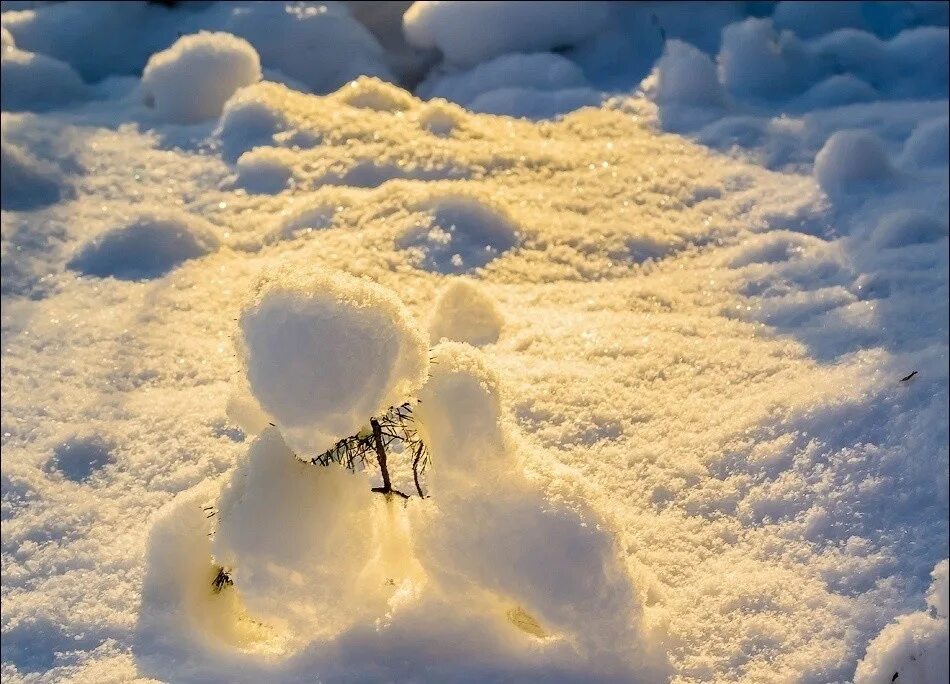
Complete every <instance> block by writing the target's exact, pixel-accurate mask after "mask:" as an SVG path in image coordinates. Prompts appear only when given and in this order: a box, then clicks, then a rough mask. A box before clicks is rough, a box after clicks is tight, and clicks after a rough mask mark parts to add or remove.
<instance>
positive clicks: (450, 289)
mask: <svg viewBox="0 0 950 684" xmlns="http://www.w3.org/2000/svg"><path fill="white" fill-rule="evenodd" d="M503 326H504V319H503V318H502V316H501V313H500V312H499V311H498V307H497V306H496V304H495V302H494V300H492V299H491V298H490V297H489V296H488V295H487V294H485V292H484V290H483V289H482V287H481V286H480V285H478V283H476V282H475V281H473V280H469V279H467V278H462V279H457V280H453V281H452V282H450V283H449V284H448V286H446V287H445V288H444V289H443V290H442V292H441V293H440V294H439V298H438V299H437V300H436V302H435V311H434V312H433V315H432V321H431V323H430V324H429V337H430V339H432V340H440V339H442V338H445V339H449V340H455V341H457V342H467V343H468V344H471V345H474V346H481V345H484V344H491V343H493V342H496V341H497V340H498V335H499V334H500V333H501V329H502V327H503Z"/></svg>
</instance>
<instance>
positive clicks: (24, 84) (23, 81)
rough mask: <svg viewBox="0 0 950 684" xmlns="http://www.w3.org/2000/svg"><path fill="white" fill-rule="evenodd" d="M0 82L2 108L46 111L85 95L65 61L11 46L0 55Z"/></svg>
mask: <svg viewBox="0 0 950 684" xmlns="http://www.w3.org/2000/svg"><path fill="white" fill-rule="evenodd" d="M0 84H2V85H0V102H2V107H3V110H4V111H45V110H49V109H55V108H57V107H62V106H63V105H66V104H68V103H70V102H74V101H76V100H82V99H84V98H85V97H86V96H87V95H88V93H87V89H86V86H85V85H84V84H83V82H82V79H80V78H79V74H77V73H76V72H75V71H74V70H73V69H72V67H70V66H69V65H68V64H64V63H63V62H60V61H59V60H58V59H53V58H52V57H48V56H46V55H42V54H36V53H33V52H26V51H24V50H20V49H17V48H16V47H12V46H10V47H6V46H5V47H4V48H3V53H2V55H0Z"/></svg>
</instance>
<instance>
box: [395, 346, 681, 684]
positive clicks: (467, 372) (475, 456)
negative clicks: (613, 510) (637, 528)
mask: <svg viewBox="0 0 950 684" xmlns="http://www.w3.org/2000/svg"><path fill="white" fill-rule="evenodd" d="M433 355H434V364H433V372H432V377H431V378H430V380H429V382H428V383H426V386H425V387H424V389H423V391H422V393H421V395H420V399H421V403H420V404H419V408H418V411H417V414H418V420H419V424H420V426H421V429H422V431H423V434H424V439H425V441H426V444H427V445H428V446H429V448H430V450H431V453H432V458H433V464H434V465H433V472H432V477H431V482H432V488H433V494H432V496H433V498H434V499H435V500H436V501H437V502H438V513H437V514H436V511H434V510H432V509H430V510H420V511H419V515H418V518H417V519H416V520H415V521H414V522H415V524H414V525H413V533H414V537H415V539H416V544H415V548H416V550H417V553H418V554H419V560H420V562H421V563H422V566H423V567H424V568H425V569H426V570H427V571H428V573H429V576H430V578H433V579H435V580H436V581H437V582H438V583H439V584H440V586H441V587H442V589H443V591H447V592H449V593H450V594H451V595H452V596H453V598H454V600H455V601H456V602H457V603H459V604H462V605H469V604H474V603H477V602H485V599H484V598H482V599H479V598H478V597H479V596H485V594H486V592H487V594H488V596H491V597H492V600H493V601H495V602H499V603H500V604H501V605H500V606H499V608H501V610H505V611H506V614H507V617H508V620H509V622H510V623H511V624H512V625H513V626H514V627H516V628H517V629H520V630H522V631H524V632H526V633H528V634H531V635H532V636H535V637H540V638H541V639H542V642H543V640H550V641H551V642H554V643H557V642H558V641H562V640H563V641H564V642H567V643H571V644H572V645H573V649H575V655H574V658H575V660H576V662H578V663H584V664H585V665H586V666H587V667H590V668H591V672H590V675H593V676H592V679H594V680H595V681H596V679H597V675H601V676H602V672H603V670H606V671H609V672H612V674H613V675H614V676H615V677H616V678H617V681H630V680H631V679H633V680H634V681H661V680H662V679H663V677H662V675H661V673H660V670H661V668H662V666H661V665H660V663H659V662H658V659H654V658H652V657H651V656H650V655H649V654H648V651H649V646H648V644H647V641H648V640H647V639H645V638H644V636H645V635H644V634H643V631H642V627H641V625H640V617H639V612H640V608H639V604H638V600H637V597H636V593H635V591H634V588H633V585H632V583H631V581H630V578H629V575H628V574H627V571H626V569H625V568H624V567H623V564H622V563H621V562H620V560H619V557H618V555H617V551H616V548H615V546H614V540H613V537H612V535H611V534H610V533H609V532H608V531H607V529H606V527H605V526H603V527H602V526H601V524H599V523H598V522H597V520H596V516H594V515H593V514H592V512H591V511H589V510H586V509H585V508H584V507H583V506H578V507H577V508H574V507H571V506H568V505H564V504H563V503H562V504H558V503H554V502H553V501H551V500H548V498H547V497H546V496H545V495H544V494H543V493H542V492H541V491H540V490H539V488H538V487H537V486H536V485H535V484H533V483H532V482H531V481H530V480H528V478H527V477H525V475H524V471H523V469H522V466H521V462H520V457H519V454H518V447H517V438H516V437H515V436H514V435H513V434H512V433H510V431H509V429H508V428H507V427H506V425H505V423H504V421H503V419H502V411H501V404H500V398H499V382H498V378H497V376H496V375H495V373H494V372H493V371H492V370H491V369H490V368H489V367H488V366H487V365H486V362H485V360H484V358H483V357H482V356H481V354H479V353H478V351H477V350H475V349H473V348H472V347H470V346H468V345H464V344H459V343H454V342H449V343H442V344H440V345H438V346H437V347H436V348H435V349H434V350H433ZM595 654H597V659H598V660H599V662H597V664H596V665H593V664H592V661H593V660H594V657H593V656H594V655H595ZM631 666H633V667H631ZM640 668H642V669H640ZM633 672H636V673H637V676H636V677H632V673H633ZM621 673H623V674H621Z"/></svg>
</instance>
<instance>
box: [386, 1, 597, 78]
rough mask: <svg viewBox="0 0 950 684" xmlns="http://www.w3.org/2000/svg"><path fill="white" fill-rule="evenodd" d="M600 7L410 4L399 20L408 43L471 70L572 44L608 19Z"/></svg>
mask: <svg viewBox="0 0 950 684" xmlns="http://www.w3.org/2000/svg"><path fill="white" fill-rule="evenodd" d="M607 4H608V3H605V2H479V3H470V2H414V3H413V4H412V7H410V8H409V10H408V11H407V12H406V14H405V16H404V17H403V27H404V28H405V33H406V38H407V39H408V40H409V42H410V43H412V44H413V45H415V46H417V47H421V48H431V47H436V48H438V49H439V50H440V51H441V53H442V54H443V55H444V57H445V59H446V60H447V61H448V63H450V64H453V65H456V66H460V67H465V66H474V65H476V64H478V63H480V62H484V61H487V60H488V59H491V58H492V57H498V56H500V55H503V54H506V53H510V52H535V51H538V50H549V49H551V48H557V47H565V46H568V45H572V44H575V43H577V42H579V41H581V40H582V39H584V38H587V37H588V36H590V35H591V34H593V33H594V31H596V30H597V29H598V28H599V27H600V26H601V25H602V24H603V23H604V22H605V21H606V19H607Z"/></svg>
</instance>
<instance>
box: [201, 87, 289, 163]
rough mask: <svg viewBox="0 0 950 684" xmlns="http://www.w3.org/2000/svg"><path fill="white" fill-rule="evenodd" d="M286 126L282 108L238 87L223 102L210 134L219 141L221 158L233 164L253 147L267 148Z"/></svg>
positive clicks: (253, 90) (257, 94) (253, 91)
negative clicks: (222, 107)
mask: <svg viewBox="0 0 950 684" xmlns="http://www.w3.org/2000/svg"><path fill="white" fill-rule="evenodd" d="M289 127H290V122H289V121H288V120H287V115H286V114H285V113H284V111H283V110H282V109H280V108H278V107H276V106H275V105H274V103H273V102H271V101H270V100H267V99H264V98H262V97H261V96H260V94H259V93H258V91H257V90H255V89H254V88H241V89H240V90H238V91H237V92H236V93H235V94H234V95H233V96H232V97H231V98H229V99H228V101H227V102H225V103H224V109H223V110H222V112H221V118H220V119H219V121H218V125H217V127H216V128H215V129H214V132H213V134H212V135H213V136H214V137H215V138H216V139H217V140H218V141H220V144H221V152H222V154H223V156H224V158H225V159H227V160H229V161H234V160H236V159H237V158H238V157H240V156H241V155H242V154H243V153H244V152H247V151H248V150H250V149H252V148H254V147H259V146H262V145H270V144H271V143H272V142H273V141H274V136H275V135H276V134H277V133H280V132H282V131H285V130H287V129H288V128H289Z"/></svg>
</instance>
